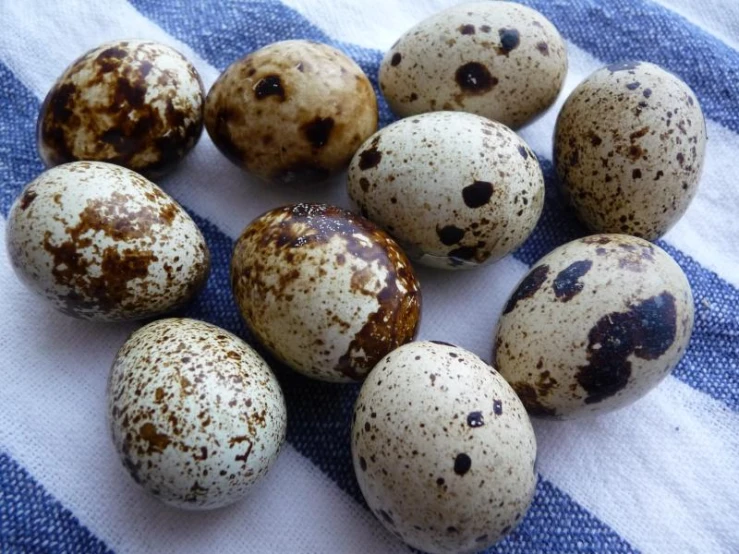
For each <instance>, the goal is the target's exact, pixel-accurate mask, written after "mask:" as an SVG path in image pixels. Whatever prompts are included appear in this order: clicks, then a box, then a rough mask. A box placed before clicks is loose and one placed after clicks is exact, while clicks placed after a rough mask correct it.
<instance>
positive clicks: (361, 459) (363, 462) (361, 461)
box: [359, 456, 367, 471]
mask: <svg viewBox="0 0 739 554" xmlns="http://www.w3.org/2000/svg"><path fill="white" fill-rule="evenodd" d="M359 467H361V468H362V471H367V460H365V459H364V457H363V456H360V457H359Z"/></svg>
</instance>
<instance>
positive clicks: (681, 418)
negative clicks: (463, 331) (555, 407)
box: [534, 378, 739, 554]
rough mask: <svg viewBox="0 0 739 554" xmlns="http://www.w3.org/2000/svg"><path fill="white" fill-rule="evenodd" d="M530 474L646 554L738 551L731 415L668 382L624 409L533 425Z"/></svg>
mask: <svg viewBox="0 0 739 554" xmlns="http://www.w3.org/2000/svg"><path fill="white" fill-rule="evenodd" d="M534 427H535V429H536V437H537V439H538V444H539V453H538V469H539V470H540V471H541V473H542V474H543V475H544V476H545V477H547V478H548V479H550V480H551V481H552V482H553V483H554V484H555V485H557V486H558V487H561V488H562V489H563V490H565V491H567V492H568V493H569V494H570V495H571V496H572V497H573V498H574V499H575V500H576V501H577V502H578V503H580V504H581V505H582V506H584V507H585V508H587V509H588V510H590V511H592V512H593V513H594V514H596V515H597V516H598V517H600V518H601V519H602V520H603V521H605V522H607V523H608V524H609V525H610V526H611V527H613V529H614V530H615V531H617V532H618V533H619V534H620V535H621V536H623V537H624V538H625V539H626V540H628V541H630V542H631V543H632V544H633V545H634V546H636V547H637V548H639V549H640V550H642V551H643V552H645V553H655V554H661V553H664V552H681V553H688V552H695V553H699V552H717V553H718V552H726V553H729V552H739V510H737V506H739V487H737V483H739V463H737V460H738V459H739V435H737V432H736V430H737V429H739V415H737V414H736V413H734V412H732V411H730V410H729V409H728V408H727V407H726V406H724V405H723V404H721V403H720V402H717V401H716V400H714V399H712V398H710V397H709V396H707V395H705V394H703V393H701V392H698V391H696V390H695V389H693V388H691V387H689V386H688V385H686V384H684V383H682V382H681V381H678V380H677V379H674V378H668V379H666V380H665V381H664V382H663V383H662V384H661V385H660V386H659V387H657V388H656V389H655V390H654V391H652V392H651V393H650V394H649V395H647V396H646V397H644V398H643V399H642V400H640V401H638V402H636V403H635V404H633V405H632V406H629V407H628V408H626V409H623V410H620V411H618V412H614V413H611V414H607V415H603V416H600V417H597V418H594V419H591V420H582V421H565V422H561V421H552V422H549V421H536V422H535V425H534Z"/></svg>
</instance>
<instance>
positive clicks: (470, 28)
mask: <svg viewBox="0 0 739 554" xmlns="http://www.w3.org/2000/svg"><path fill="white" fill-rule="evenodd" d="M457 30H458V31H459V32H460V33H461V34H463V35H474V34H475V26H474V25H471V24H469V23H468V24H467V25H461V26H460V27H459V29H457Z"/></svg>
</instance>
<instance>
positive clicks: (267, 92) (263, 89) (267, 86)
mask: <svg viewBox="0 0 739 554" xmlns="http://www.w3.org/2000/svg"><path fill="white" fill-rule="evenodd" d="M254 96H256V98H257V100H262V99H264V98H267V97H269V96H274V97H276V98H277V99H278V100H279V101H280V102H284V101H285V88H284V87H283V85H282V80H281V79H280V76H279V75H274V74H273V75H267V76H265V77H262V78H261V79H260V80H259V81H258V82H257V84H256V85H254Z"/></svg>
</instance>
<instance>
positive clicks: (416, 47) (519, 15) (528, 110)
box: [379, 2, 567, 129]
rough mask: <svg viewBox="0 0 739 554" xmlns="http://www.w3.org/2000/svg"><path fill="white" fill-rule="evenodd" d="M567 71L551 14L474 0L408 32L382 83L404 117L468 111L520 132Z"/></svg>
mask: <svg viewBox="0 0 739 554" xmlns="http://www.w3.org/2000/svg"><path fill="white" fill-rule="evenodd" d="M566 76H567V51H566V48H565V43H564V40H562V37H561V36H560V34H559V32H558V31H557V29H556V28H555V27H554V25H552V23H551V22H550V21H549V20H548V19H547V18H546V17H544V16H543V15H542V14H540V13H539V12H537V11H535V10H533V9H531V8H529V7H527V6H523V5H521V4H516V3H514V2H471V3H464V4H459V5H457V6H453V7H451V8H449V9H446V10H444V11H442V12H439V13H437V14H435V15H433V16H431V17H429V18H427V19H425V20H423V21H421V22H420V23H418V24H417V25H416V26H414V27H413V28H412V29H410V30H408V31H407V32H406V33H405V34H403V36H401V37H400V38H399V39H398V41H397V42H396V43H395V44H394V45H393V46H392V47H391V48H390V50H389V51H388V52H387V54H386V55H385V57H384V59H383V60H382V64H381V65H380V74H379V81H380V89H381V91H382V93H383V95H384V96H385V99H386V100H387V103H388V105H389V106H390V109H391V110H392V111H393V113H395V114H396V115H397V116H400V117H408V116H411V115H416V114H420V113H424V112H433V111H438V110H455V111H465V112H472V113H476V114H478V115H482V116H485V117H488V118H490V119H493V120H495V121H499V122H501V123H503V124H504V125H507V126H508V127H511V128H513V129H517V128H518V127H521V126H523V125H526V124H527V123H530V122H531V121H533V120H534V119H535V118H536V117H538V116H539V115H541V114H542V113H543V112H544V111H545V110H546V109H547V108H549V106H551V105H552V104H553V103H554V101H555V100H556V99H557V96H558V94H559V91H560V90H561V88H562V85H563V84H564V80H565V77H566Z"/></svg>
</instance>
